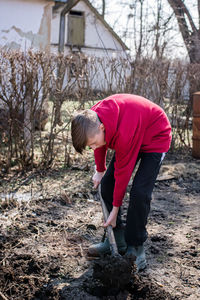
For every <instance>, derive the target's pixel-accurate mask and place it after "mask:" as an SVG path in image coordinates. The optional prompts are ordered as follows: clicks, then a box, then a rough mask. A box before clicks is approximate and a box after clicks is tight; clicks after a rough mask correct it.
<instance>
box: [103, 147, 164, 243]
mask: <svg viewBox="0 0 200 300" xmlns="http://www.w3.org/2000/svg"><path fill="white" fill-rule="evenodd" d="M164 156H165V153H155V152H153V153H139V155H138V159H137V163H139V167H138V170H137V172H136V174H135V177H134V179H133V183H132V187H131V191H130V200H129V205H128V211H127V217H126V227H125V239H126V243H127V245H128V246H140V245H142V244H143V243H144V242H145V241H146V239H147V231H146V224H147V219H148V215H149V211H150V203H151V199H152V192H153V188H154V185H155V181H156V178H157V175H158V173H159V170H160V166H161V163H162V160H163V158H164ZM114 162H115V155H114V156H113V158H112V160H111V162H110V164H109V167H108V169H107V171H106V173H105V175H104V176H103V178H102V180H101V193H102V198H103V199H104V202H105V204H106V206H107V209H108V211H109V212H110V211H111V210H112V202H113V191H114V185H115V179H114ZM137 163H136V164H137ZM121 226H122V219H121V209H120V210H119V213H118V217H117V227H121Z"/></svg>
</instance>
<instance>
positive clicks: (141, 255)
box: [126, 245, 147, 272]
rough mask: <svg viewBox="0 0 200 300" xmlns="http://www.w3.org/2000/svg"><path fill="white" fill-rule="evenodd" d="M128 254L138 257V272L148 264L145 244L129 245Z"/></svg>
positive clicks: (136, 261)
mask: <svg viewBox="0 0 200 300" xmlns="http://www.w3.org/2000/svg"><path fill="white" fill-rule="evenodd" d="M126 255H128V256H130V255H133V256H135V257H136V260H135V264H136V267H137V272H139V271H141V270H144V269H145V268H146V266H147V263H146V256H145V251H144V246H143V245H142V246H138V247H134V246H128V248H127V251H126Z"/></svg>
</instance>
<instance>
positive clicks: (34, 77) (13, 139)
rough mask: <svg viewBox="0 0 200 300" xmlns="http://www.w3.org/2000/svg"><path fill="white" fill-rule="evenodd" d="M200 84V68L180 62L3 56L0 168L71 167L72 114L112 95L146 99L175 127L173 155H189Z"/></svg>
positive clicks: (0, 72) (0, 64)
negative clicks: (60, 164) (183, 151)
mask: <svg viewBox="0 0 200 300" xmlns="http://www.w3.org/2000/svg"><path fill="white" fill-rule="evenodd" d="M199 82H200V68H199V65H191V64H183V63H181V62H179V61H176V62H170V61H168V60H162V61H161V60H156V59H154V60H152V59H141V60H135V61H132V62H130V61H129V60H127V59H109V58H106V59H103V58H96V57H86V56H85V55H83V54H73V55H68V56H64V55H53V54H52V55H46V54H45V53H41V52H38V53H35V52H31V51H28V52H27V53H21V52H13V51H12V52H11V51H10V52H5V51H3V50H1V51H0V136H1V144H0V165H1V166H3V168H4V169H5V170H9V168H10V167H11V166H13V165H16V166H18V167H19V168H23V169H24V168H27V167H31V168H33V167H34V166H39V165H42V166H46V167H47V166H50V165H51V164H52V163H53V162H54V161H55V159H59V160H61V161H63V163H64V164H65V165H69V164H70V158H71V152H72V147H71V138H70V130H69V129H70V119H71V115H72V114H73V112H74V110H77V109H82V108H85V107H87V106H88V101H92V102H93V101H95V100H99V99H102V98H104V97H106V96H108V95H110V94H114V93H133V94H138V95H142V96H144V97H147V98H149V99H150V100H152V101H154V102H156V103H157V104H159V105H160V106H162V107H163V108H164V109H165V111H166V113H167V114H168V116H169V119H170V121H171V123H172V125H173V142H172V149H175V148H176V147H182V149H190V147H191V122H192V107H191V95H192V93H193V92H196V91H197V90H199V89H200V84H199ZM47 121H48V123H47ZM45 126H46V127H45ZM36 129H37V131H36ZM44 129H45V130H44Z"/></svg>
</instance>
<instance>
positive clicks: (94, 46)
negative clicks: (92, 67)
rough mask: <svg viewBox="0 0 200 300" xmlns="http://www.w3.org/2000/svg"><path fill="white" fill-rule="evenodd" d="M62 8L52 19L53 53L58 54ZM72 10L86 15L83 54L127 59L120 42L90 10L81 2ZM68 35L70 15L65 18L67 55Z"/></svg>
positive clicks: (67, 51) (66, 50)
mask: <svg viewBox="0 0 200 300" xmlns="http://www.w3.org/2000/svg"><path fill="white" fill-rule="evenodd" d="M61 10H62V8H60V9H58V10H57V12H56V13H55V14H53V18H52V34H51V44H52V46H51V47H52V52H57V49H58V42H59V26H60V12H61ZM72 10H77V11H83V12H84V14H85V45H84V46H83V47H81V52H82V53H84V54H86V55H89V56H98V57H104V56H107V57H110V58H112V57H118V56H120V57H122V56H123V57H126V54H125V52H124V50H123V48H122V46H121V44H120V43H119V42H118V40H117V39H116V38H115V37H114V36H113V35H112V34H111V32H109V30H108V29H107V28H106V27H105V26H104V24H102V22H101V21H100V20H99V19H98V18H97V17H96V15H95V14H94V13H93V12H92V11H91V10H90V8H89V7H88V6H87V5H86V4H85V3H84V2H83V1H80V2H78V3H77V5H75V6H74V7H73V8H72ZM67 33H68V14H66V16H65V45H66V46H65V54H67V53H69V52H70V47H69V45H67Z"/></svg>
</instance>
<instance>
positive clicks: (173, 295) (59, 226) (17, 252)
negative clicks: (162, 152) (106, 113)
mask: <svg viewBox="0 0 200 300" xmlns="http://www.w3.org/2000/svg"><path fill="white" fill-rule="evenodd" d="M92 172H93V161H92V160H91V159H90V160H88V158H87V157H86V158H85V159H81V158H79V159H78V160H76V161H74V164H73V165H72V167H71V168H67V169H64V168H57V169H56V168H54V169H51V170H48V171H44V170H43V171H38V170H37V171H35V172H31V173H27V174H21V175H20V174H11V175H10V176H7V177H5V176H4V177H2V180H1V186H0V193H1V197H0V199H1V200H0V204H1V214H0V298H2V299H4V300H5V299H9V300H10V299H15V300H22V299H34V300H39V299H40V300H45V299H55V300H57V299H63V300H64V299H66V300H69V299H70V300H71V299H75V300H79V299H88V300H90V299H91V300H95V299H124V300H125V299H126V300H128V299H138V300H139V299H140V300H143V299H149V300H156V299H157V300H158V299H161V300H162V299H163V300H167V299H169V300H171V299H174V300H175V299H180V300H184V299H190V300H192V299H198V297H199V296H200V289H199V270H200V261H199V252H200V246H199V245H200V238H199V230H200V223H199V213H200V205H199V200H200V161H199V160H195V159H192V158H191V157H190V156H187V157H185V156H184V157H183V156H181V155H178V154H176V155H175V154H173V155H172V154H169V155H168V156H167V158H166V159H165V161H164V163H163V166H162V168H161V171H160V174H159V177H158V179H157V181H156V185H155V189H154V194H153V199H152V207H151V213H150V216H149V222H148V232H149V237H148V240H147V241H146V245H145V247H146V253H147V262H148V266H147V269H146V270H144V271H143V272H140V273H139V274H136V273H135V272H132V277H131V281H130V282H129V283H127V285H126V286H125V287H124V288H123V289H122V290H117V291H116V290H115V291H113V290H110V289H109V287H106V288H105V287H102V286H101V284H100V283H99V282H98V281H96V279H95V278H94V277H93V266H94V263H93V261H92V260H90V259H88V257H87V249H88V247H89V246H90V245H91V244H92V243H94V242H96V241H100V240H101V237H102V235H103V227H102V212H101V206H100V203H99V202H98V201H97V199H96V197H95V193H96V191H95V190H94V189H93V187H92V183H91V176H92ZM20 182H21V183H22V184H20ZM23 183H24V184H23ZM16 186H18V188H17V192H16V193H15V194H12V193H11V192H12V190H16ZM19 186H20V188H19ZM128 189H129V188H128ZM8 191H9V192H10V193H9V194H8ZM127 204H128V193H127V194H126V196H125V199H124V204H123V217H124V220H125V215H126V210H127Z"/></svg>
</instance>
